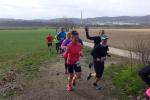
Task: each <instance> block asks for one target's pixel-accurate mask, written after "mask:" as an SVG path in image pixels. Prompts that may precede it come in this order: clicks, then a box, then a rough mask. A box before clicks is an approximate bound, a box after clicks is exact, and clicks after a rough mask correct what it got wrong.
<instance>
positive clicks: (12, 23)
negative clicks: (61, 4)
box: [0, 15, 150, 27]
mask: <svg viewBox="0 0 150 100" xmlns="http://www.w3.org/2000/svg"><path fill="white" fill-rule="evenodd" d="M82 21H83V24H85V25H150V15H147V16H118V17H96V18H86V19H83V20H82ZM61 23H74V24H77V25H80V23H81V19H79V18H56V19H50V20H43V19H39V20H38V19H37V20H23V19H5V18H0V27H21V26H55V25H60V24H61Z"/></svg>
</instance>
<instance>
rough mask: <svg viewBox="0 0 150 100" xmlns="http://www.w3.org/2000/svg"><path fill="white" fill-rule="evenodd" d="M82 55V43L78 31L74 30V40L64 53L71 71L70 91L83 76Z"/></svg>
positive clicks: (69, 79)
mask: <svg viewBox="0 0 150 100" xmlns="http://www.w3.org/2000/svg"><path fill="white" fill-rule="evenodd" d="M80 56H82V45H81V44H80V43H79V40H78V33H77V32H76V31H72V41H71V42H70V44H69V45H68V48H67V50H66V52H65V54H64V58H66V59H67V68H68V72H69V77H68V85H67V90H68V91H72V90H73V88H72V86H75V85H76V79H79V78H81V65H80V62H79V61H80ZM74 72H75V73H74Z"/></svg>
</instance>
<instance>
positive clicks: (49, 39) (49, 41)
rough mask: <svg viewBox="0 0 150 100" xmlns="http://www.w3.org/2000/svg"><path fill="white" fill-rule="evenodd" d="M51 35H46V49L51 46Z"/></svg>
mask: <svg viewBox="0 0 150 100" xmlns="http://www.w3.org/2000/svg"><path fill="white" fill-rule="evenodd" d="M53 39H54V38H53V36H51V34H49V35H48V36H47V37H46V41H47V45H48V49H49V50H50V51H51V48H52V43H53Z"/></svg>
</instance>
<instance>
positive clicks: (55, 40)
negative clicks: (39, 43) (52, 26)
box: [54, 35, 60, 53]
mask: <svg viewBox="0 0 150 100" xmlns="http://www.w3.org/2000/svg"><path fill="white" fill-rule="evenodd" d="M54 43H55V46H56V47H55V48H56V51H57V53H59V51H60V43H59V41H58V39H57V35H56V36H55V39H54Z"/></svg>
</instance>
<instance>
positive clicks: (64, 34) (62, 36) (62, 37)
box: [57, 28, 66, 54]
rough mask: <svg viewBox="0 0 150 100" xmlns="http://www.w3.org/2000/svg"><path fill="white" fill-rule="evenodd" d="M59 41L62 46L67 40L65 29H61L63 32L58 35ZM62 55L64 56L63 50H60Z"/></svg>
mask: <svg viewBox="0 0 150 100" xmlns="http://www.w3.org/2000/svg"><path fill="white" fill-rule="evenodd" d="M57 39H58V41H59V43H60V46H61V44H62V42H63V41H64V40H65V39H66V32H65V31H64V28H61V32H59V33H58V34H57ZM60 53H61V54H62V53H63V50H60Z"/></svg>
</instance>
